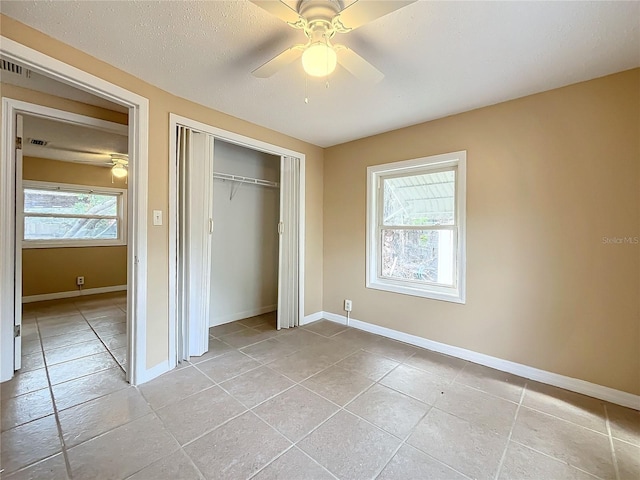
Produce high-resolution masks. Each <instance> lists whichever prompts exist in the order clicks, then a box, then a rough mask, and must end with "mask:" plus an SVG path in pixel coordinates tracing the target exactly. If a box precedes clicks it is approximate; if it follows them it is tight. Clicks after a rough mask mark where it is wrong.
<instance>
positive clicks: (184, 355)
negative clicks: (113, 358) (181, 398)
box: [176, 126, 191, 362]
mask: <svg viewBox="0 0 640 480" xmlns="http://www.w3.org/2000/svg"><path fill="white" fill-rule="evenodd" d="M177 135H178V141H177V142H176V149H177V152H176V159H177V163H178V164H177V168H178V182H179V183H178V221H177V225H178V234H177V235H176V237H177V238H176V243H177V245H176V251H177V253H178V259H179V260H178V262H177V270H176V271H177V276H178V279H177V282H176V285H177V287H178V296H177V297H178V298H177V310H178V318H179V319H181V321H180V322H179V325H178V328H177V334H178V348H177V349H176V354H177V357H178V358H177V361H178V362H182V361H184V360H189V322H188V321H187V319H188V318H189V309H188V306H189V301H188V298H187V297H186V293H187V292H188V289H187V285H188V278H187V271H188V268H187V266H186V259H187V252H188V249H187V242H186V240H185V239H186V238H187V237H186V235H187V225H186V218H187V198H186V191H187V184H188V182H187V172H188V168H187V167H188V164H187V159H188V158H190V155H191V152H190V144H191V130H189V129H188V128H185V127H182V126H178V131H177Z"/></svg>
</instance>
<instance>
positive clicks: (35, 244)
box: [22, 240, 127, 250]
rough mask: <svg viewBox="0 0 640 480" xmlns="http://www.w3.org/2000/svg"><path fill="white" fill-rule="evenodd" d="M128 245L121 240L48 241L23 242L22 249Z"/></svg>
mask: <svg viewBox="0 0 640 480" xmlns="http://www.w3.org/2000/svg"><path fill="white" fill-rule="evenodd" d="M126 246H127V243H126V242H123V241H121V240H114V241H112V242H105V241H69V242H66V241H65V242H48V241H23V242H22V249H23V250H29V249H32V248H83V247H126Z"/></svg>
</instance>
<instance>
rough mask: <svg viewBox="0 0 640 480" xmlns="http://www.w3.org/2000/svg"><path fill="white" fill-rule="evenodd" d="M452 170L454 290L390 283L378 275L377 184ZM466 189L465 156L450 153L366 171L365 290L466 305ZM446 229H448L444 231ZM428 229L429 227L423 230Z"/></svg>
mask: <svg viewBox="0 0 640 480" xmlns="http://www.w3.org/2000/svg"><path fill="white" fill-rule="evenodd" d="M448 169H455V171H456V188H455V192H456V193H455V218H456V222H455V223H456V225H455V226H454V227H453V230H454V238H457V245H456V255H455V259H454V275H455V281H454V286H453V287H452V286H448V285H442V284H436V283H424V282H413V281H410V280H400V279H390V278H386V277H383V276H382V275H381V272H380V259H381V257H382V251H381V245H380V243H381V242H380V234H379V232H380V228H381V225H380V219H381V215H380V212H381V209H382V202H383V199H382V195H383V194H382V192H381V188H380V185H381V180H382V179H383V178H388V177H403V176H410V175H418V174H425V173H435V172H438V171H443V170H448ZM466 186H467V152H466V151H460V152H453V153H445V154H441V155H433V156H430V157H424V158H416V159H413V160H404V161H400V162H393V163H385V164H382V165H374V166H371V167H368V168H367V247H366V248H367V254H366V267H367V268H366V270H367V271H366V286H367V288H373V289H376V290H384V291H387V292H394V293H401V294H404V295H413V296H418V297H424V298H431V299H434V300H443V301H447V302H454V303H465V302H466V196H467V194H466ZM447 228H449V227H447ZM425 229H429V227H425Z"/></svg>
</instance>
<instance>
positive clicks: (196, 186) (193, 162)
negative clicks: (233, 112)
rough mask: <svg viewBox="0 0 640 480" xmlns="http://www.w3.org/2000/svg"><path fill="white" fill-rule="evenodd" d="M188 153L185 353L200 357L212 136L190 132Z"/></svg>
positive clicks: (204, 332) (204, 346)
mask: <svg viewBox="0 0 640 480" xmlns="http://www.w3.org/2000/svg"><path fill="white" fill-rule="evenodd" d="M188 152H189V155H188V157H187V161H186V162H185V164H186V166H187V177H188V179H189V182H188V187H187V191H186V195H185V198H186V204H185V210H186V217H185V218H186V227H185V230H186V231H185V232H184V237H183V238H184V239H185V242H186V244H187V245H186V250H187V251H186V262H185V265H186V268H187V273H186V276H187V290H188V305H187V318H188V319H189V322H188V324H189V326H188V330H189V331H188V335H189V355H191V356H200V355H202V354H203V353H205V352H206V351H207V350H208V347H209V341H208V340H209V296H210V286H209V285H210V280H211V276H210V275H211V272H210V264H211V208H212V185H211V184H212V179H213V177H212V175H213V173H212V171H213V169H212V163H213V137H212V136H211V135H207V134H203V133H198V132H193V131H192V132H191V135H190V143H189V147H188Z"/></svg>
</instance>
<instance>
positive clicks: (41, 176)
mask: <svg viewBox="0 0 640 480" xmlns="http://www.w3.org/2000/svg"><path fill="white" fill-rule="evenodd" d="M22 177H23V179H24V180H39V181H43V182H56V183H72V184H76V185H90V186H94V187H110V188H127V185H126V184H125V182H124V179H117V178H116V179H114V183H111V173H110V171H109V169H108V168H102V167H95V166H92V165H82V164H79V163H69V162H59V161H55V160H48V159H44V158H33V157H24V159H23V175H22ZM78 276H84V277H85V285H84V287H83V288H84V289H90V288H98V287H111V286H119V285H126V284H127V247H126V246H109V247H73V248H24V249H23V250H22V295H23V297H26V296H30V295H41V294H46V293H57V292H68V291H72V290H76V289H77V286H76V277H78Z"/></svg>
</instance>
